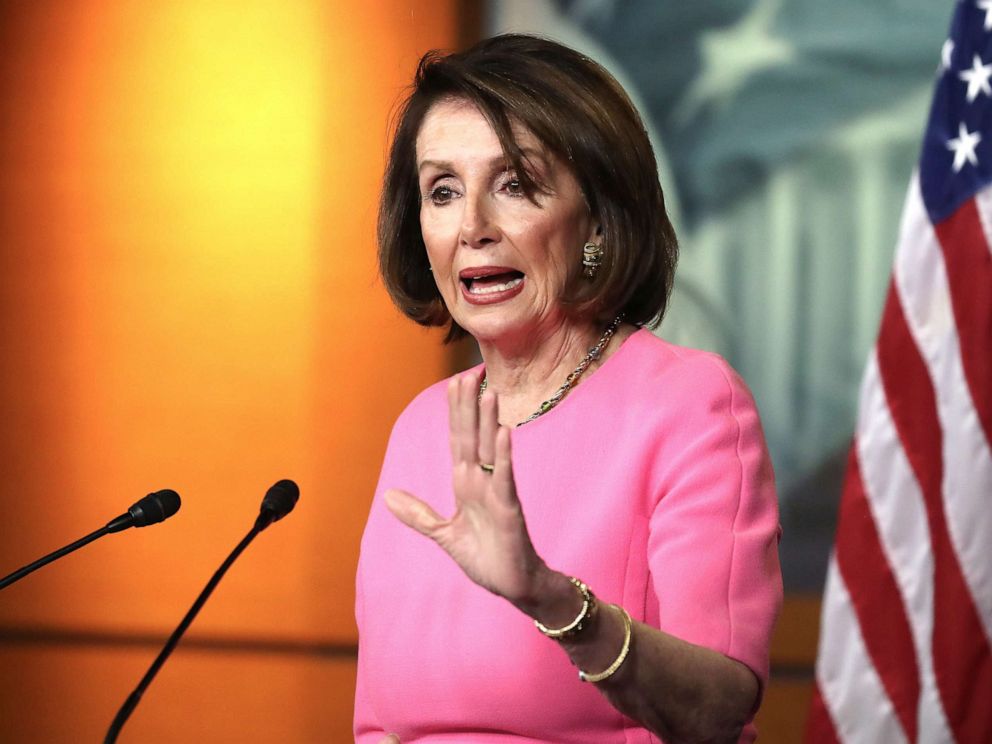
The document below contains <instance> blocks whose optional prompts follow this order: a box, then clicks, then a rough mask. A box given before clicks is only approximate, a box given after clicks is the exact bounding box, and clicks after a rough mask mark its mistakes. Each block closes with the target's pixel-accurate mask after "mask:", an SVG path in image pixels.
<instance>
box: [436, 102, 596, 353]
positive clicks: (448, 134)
mask: <svg viewBox="0 0 992 744" xmlns="http://www.w3.org/2000/svg"><path fill="white" fill-rule="evenodd" d="M514 134H515V137H516V141H517V143H518V144H519V145H520V147H521V149H522V150H523V151H524V153H525V154H526V156H527V159H528V160H529V161H530V164H531V167H532V168H533V169H534V175H535V176H536V180H537V181H538V182H540V183H544V184H546V185H547V187H548V190H549V192H550V193H548V194H541V193H538V194H536V196H535V200H536V204H535V203H534V202H533V201H531V200H530V199H528V198H527V196H526V195H525V194H524V193H523V191H522V189H521V187H520V181H519V180H518V179H517V174H516V173H514V172H513V171H512V170H510V169H509V168H510V166H509V164H508V163H507V161H506V158H505V157H504V155H503V150H502V148H501V147H500V142H499V138H498V137H497V136H496V133H495V132H494V131H493V129H492V127H490V126H489V123H488V122H487V121H486V119H485V117H483V115H482V114H481V113H480V112H479V110H478V109H477V108H475V106H473V105H472V104H471V103H468V102H466V101H463V100H444V101H439V102H438V103H436V104H434V106H432V107H431V109H430V110H429V111H428V113H427V116H426V117H425V118H424V122H423V125H422V126H421V128H420V132H419V135H418V137H417V167H418V171H419V181H420V193H421V198H422V201H421V205H420V228H421V231H422V232H423V237H424V243H425V244H426V246H427V255H428V258H429V259H430V264H431V269H432V271H433V273H434V280H435V281H436V282H437V286H438V289H439V290H440V292H441V297H442V298H443V299H444V303H445V305H446V306H447V308H448V311H449V312H450V313H451V315H452V317H453V318H454V319H455V322H457V323H458V325H460V326H461V327H462V328H464V329H465V330H467V331H468V332H469V333H471V334H472V335H473V336H475V337H476V339H478V340H479V341H483V342H487V341H492V342H497V343H501V342H511V343H519V342H521V341H523V342H526V341H527V340H533V341H540V339H541V338H543V337H546V335H547V334H549V333H553V332H554V331H555V330H557V329H559V328H561V327H562V326H563V324H565V323H566V319H565V316H564V314H563V312H562V308H561V304H560V302H559V299H560V297H561V296H562V292H563V290H564V287H565V281H566V278H567V277H568V274H569V269H570V268H572V267H573V266H574V265H576V264H578V263H580V262H581V260H582V245H583V244H584V243H585V242H586V241H589V240H593V239H594V237H595V232H596V225H595V223H594V221H593V219H592V217H591V216H590V214H589V209H588V207H587V206H586V202H585V199H584V198H583V196H582V192H581V190H580V188H579V184H578V182H577V181H576V180H575V177H574V176H573V175H572V173H571V172H570V171H569V169H568V168H567V167H566V166H565V164H564V163H562V162H561V161H560V160H559V159H558V158H555V157H553V156H551V155H550V154H549V153H548V152H547V151H546V150H545V149H544V147H542V146H541V144H540V142H539V141H538V140H537V138H536V137H535V136H534V135H533V134H532V133H531V132H530V131H528V130H526V129H524V128H522V127H519V128H515V129H514Z"/></svg>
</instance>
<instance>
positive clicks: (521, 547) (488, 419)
mask: <svg viewBox="0 0 992 744" xmlns="http://www.w3.org/2000/svg"><path fill="white" fill-rule="evenodd" d="M479 382H480V378H479V377H478V376H477V375H474V374H464V375H460V376H459V377H456V378H454V379H452V380H451V382H450V383H449V384H448V409H449V418H450V430H451V460H452V463H453V468H452V479H453V485H454V492H455V513H454V514H452V515H451V517H450V518H448V519H445V518H443V517H441V516H440V515H438V513H437V512H435V511H434V510H433V509H432V508H431V507H430V506H428V505H427V504H425V503H424V502H423V501H421V500H420V499H418V498H417V497H415V496H413V495H412V494H409V493H407V492H405V491H400V490H397V489H390V490H388V491H386V493H385V498H386V505H387V506H388V507H389V510H390V511H391V512H392V513H393V514H394V515H395V516H396V517H397V518H398V519H399V520H400V521H401V522H403V523H404V524H406V525H407V526H409V527H412V528H413V529H415V530H417V531H418V532H420V533H422V534H424V535H426V536H427V537H429V538H431V539H432V540H434V541H435V542H436V543H437V544H438V545H440V546H441V547H442V548H443V549H444V550H445V551H447V553H448V555H450V556H451V557H452V558H453V559H454V560H455V562H456V563H457V564H458V565H459V566H460V567H461V569H462V570H463V571H464V572H465V573H466V575H468V577H469V578H470V579H471V580H472V581H474V582H475V583H476V584H479V585H480V586H483V587H485V588H486V589H488V590H489V591H491V592H493V593H495V594H498V595H500V596H502V597H505V598H506V599H508V600H510V601H511V602H513V603H514V604H516V605H518V606H521V607H523V606H526V605H528V604H529V603H531V602H533V601H534V600H535V599H536V597H537V595H538V593H539V588H538V586H537V584H538V583H539V581H540V577H541V571H542V569H544V568H545V566H544V563H543V561H542V560H541V559H540V557H539V556H538V555H537V553H536V552H535V551H534V546H533V545H532V544H531V541H530V536H529V535H528V533H527V526H526V524H525V523H524V516H523V511H522V510H521V508H520V502H519V501H518V500H517V490H516V486H515V484H514V481H513V466H512V464H511V462H510V430H509V429H508V428H507V427H505V426H500V424H499V417H498V411H497V400H496V396H495V395H494V394H493V393H492V392H491V391H488V390H487V391H486V392H485V393H483V395H482V400H481V401H479V400H478V393H479ZM482 465H491V466H492V468H491V469H489V468H483V467H482Z"/></svg>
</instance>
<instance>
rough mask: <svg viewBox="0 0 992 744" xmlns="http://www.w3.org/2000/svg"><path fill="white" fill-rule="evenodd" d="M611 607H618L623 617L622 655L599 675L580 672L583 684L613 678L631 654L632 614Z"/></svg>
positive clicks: (622, 609)
mask: <svg viewBox="0 0 992 744" xmlns="http://www.w3.org/2000/svg"><path fill="white" fill-rule="evenodd" d="M610 607H616V608H617V609H618V610H620V614H621V615H622V616H623V647H622V648H621V649H620V655H619V656H617V658H616V659H614V660H613V663H612V664H610V665H609V666H608V667H606V669H604V670H603V671H601V672H599V673H597V674H587V673H586V672H583V671H582V670H581V669H580V670H579V679H580V680H582V681H583V682H602V681H603V680H604V679H608V678H609V677H612V676H613V675H614V674H615V673H616V671H617V669H619V668H620V666H621V665H622V664H623V662H624V660H625V659H626V658H627V654H628V653H629V652H630V637H631V635H632V632H631V627H630V614H628V612H627V610H625V609H624V608H623V607H621V606H620V605H610Z"/></svg>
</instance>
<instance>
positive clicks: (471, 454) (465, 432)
mask: <svg viewBox="0 0 992 744" xmlns="http://www.w3.org/2000/svg"><path fill="white" fill-rule="evenodd" d="M458 426H459V429H460V431H459V433H458V441H459V447H460V449H461V451H460V457H461V460H462V462H468V463H472V464H475V463H476V462H478V458H479V380H478V378H477V377H476V376H475V375H473V374H465V375H462V376H461V379H460V380H459V389H458Z"/></svg>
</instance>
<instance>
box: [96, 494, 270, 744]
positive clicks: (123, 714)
mask: <svg viewBox="0 0 992 744" xmlns="http://www.w3.org/2000/svg"><path fill="white" fill-rule="evenodd" d="M272 520H273V517H272V515H271V514H270V513H268V512H263V513H262V514H260V515H259V516H258V519H256V520H255V526H254V527H252V528H251V530H249V532H248V534H247V535H245V537H244V539H242V540H241V542H239V543H238V545H237V547H236V548H235V549H234V550H232V551H231V554H230V555H229V556H227V560H225V561H224V562H223V563H222V564H221V566H220V568H218V569H217V572H216V573H215V574H214V575H213V577H212V578H211V579H210V581H208V582H207V585H206V586H205V587H204V588H203V591H202V592H200V596H199V597H197V598H196V601H195V602H194V603H193V606H192V607H190V608H189V612H187V613H186V616H185V617H184V618H183V619H182V620H181V621H180V622H179V625H177V626H176V629H175V630H174V631H172V635H171V636H169V640H168V641H166V642H165V646H164V647H163V648H162V650H161V652H159V655H158V657H157V658H156V659H155V661H153V662H152V665H151V666H150V667H148V671H147V672H145V676H144V677H142V678H141V681H140V682H138V686H137V687H135V688H134V692H132V693H131V694H130V695H128V698H127V700H125V701H124V704H123V705H122V706H121V708H120V710H118V711H117V715H116V716H115V717H114V720H113V722H112V723H111V724H110V728H109V729H107V736H106V738H104V740H103V744H114V742H116V741H117V737H118V735H119V734H120V732H121V729H122V728H123V727H124V724H125V723H126V722H127V719H128V718H129V717H130V716H131V713H132V712H133V711H134V709H135V708H136V707H137V705H138V703H139V702H140V701H141V696H142V695H144V693H145V690H147V689H148V685H150V684H151V683H152V680H153V679H155V675H156V674H158V670H159V669H161V668H162V665H163V664H164V663H165V660H166V659H168V658H169V655H170V654H171V653H172V652H173V650H174V649H175V648H176V645H177V644H178V643H179V640H180V639H181V638H182V637H183V634H184V633H185V632H186V629H187V628H189V626H190V623H192V622H193V619H194V618H195V617H196V616H197V614H199V612H200V609H201V608H202V607H203V605H204V604H205V603H206V601H207V600H208V599H209V598H210V595H211V594H212V593H213V591H214V589H215V588H216V587H217V584H219V583H220V580H221V579H222V578H224V574H226V573H227V569H229V568H230V567H231V564H233V563H234V561H236V560H237V559H238V556H239V555H241V553H242V552H244V549H245V548H247V547H248V545H249V544H250V543H251V541H252V540H254V539H255V538H256V537H257V536H258V533H260V532H261V531H262V530H264V529H265V528H266V527H268V526H269V524H271V522H272Z"/></svg>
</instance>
